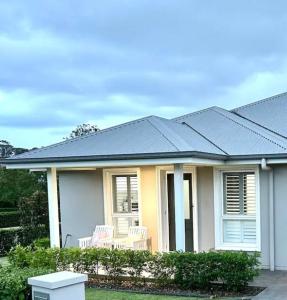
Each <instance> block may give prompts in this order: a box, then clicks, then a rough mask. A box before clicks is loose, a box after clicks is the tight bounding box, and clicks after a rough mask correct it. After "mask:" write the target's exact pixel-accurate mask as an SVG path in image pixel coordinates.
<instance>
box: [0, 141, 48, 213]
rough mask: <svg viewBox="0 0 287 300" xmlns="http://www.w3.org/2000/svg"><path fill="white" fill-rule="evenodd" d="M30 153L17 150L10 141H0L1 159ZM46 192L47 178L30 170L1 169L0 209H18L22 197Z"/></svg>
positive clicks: (24, 150) (23, 149)
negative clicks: (37, 192)
mask: <svg viewBox="0 0 287 300" xmlns="http://www.w3.org/2000/svg"><path fill="white" fill-rule="evenodd" d="M26 151H28V149H25V148H16V147H14V146H12V145H11V144H10V143H9V142H8V141H5V140H0V159H1V158H8V157H12V156H14V155H17V154H21V153H23V152H26ZM45 190H46V176H45V175H44V174H43V173H30V172H29V171H28V170H7V169H4V168H1V167H0V208H3V207H17V205H18V203H19V200H20V199H21V198H22V197H29V196H31V195H32V194H33V193H35V192H36V191H45Z"/></svg>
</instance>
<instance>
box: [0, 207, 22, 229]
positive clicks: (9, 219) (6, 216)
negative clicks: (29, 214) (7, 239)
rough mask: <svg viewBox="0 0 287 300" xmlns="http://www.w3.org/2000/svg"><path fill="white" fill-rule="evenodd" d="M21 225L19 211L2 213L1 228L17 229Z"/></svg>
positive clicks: (0, 217)
mask: <svg viewBox="0 0 287 300" xmlns="http://www.w3.org/2000/svg"><path fill="white" fill-rule="evenodd" d="M19 225H20V212H19V211H2V212H0V228H8V227H16V226H19Z"/></svg>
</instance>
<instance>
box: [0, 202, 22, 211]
mask: <svg viewBox="0 0 287 300" xmlns="http://www.w3.org/2000/svg"><path fill="white" fill-rule="evenodd" d="M1 204H2V203H0V205H1ZM7 211H18V209H17V207H0V212H7Z"/></svg>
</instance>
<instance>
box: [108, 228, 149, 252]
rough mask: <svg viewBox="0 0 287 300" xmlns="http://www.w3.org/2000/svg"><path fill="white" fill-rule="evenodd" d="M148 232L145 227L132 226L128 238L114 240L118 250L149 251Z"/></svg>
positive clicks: (114, 245)
mask: <svg viewBox="0 0 287 300" xmlns="http://www.w3.org/2000/svg"><path fill="white" fill-rule="evenodd" d="M147 237H148V231H147V228H146V227H144V226H130V227H129V230H128V237H126V238H118V239H114V240H113V247H114V248H116V249H132V250H147V249H148V246H147V244H148V243H147Z"/></svg>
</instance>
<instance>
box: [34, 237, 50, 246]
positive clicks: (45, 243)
mask: <svg viewBox="0 0 287 300" xmlns="http://www.w3.org/2000/svg"><path fill="white" fill-rule="evenodd" d="M33 246H34V247H37V248H50V239H49V238H48V237H44V238H40V239H37V240H35V241H34V242H33Z"/></svg>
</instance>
